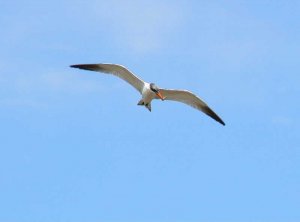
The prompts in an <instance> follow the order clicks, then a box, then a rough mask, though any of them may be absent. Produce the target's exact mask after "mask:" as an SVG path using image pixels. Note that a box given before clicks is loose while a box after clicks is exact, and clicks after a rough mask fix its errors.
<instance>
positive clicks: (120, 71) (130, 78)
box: [71, 63, 144, 93]
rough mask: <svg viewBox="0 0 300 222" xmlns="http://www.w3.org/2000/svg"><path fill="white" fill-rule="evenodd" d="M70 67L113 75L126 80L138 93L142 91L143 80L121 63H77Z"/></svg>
mask: <svg viewBox="0 0 300 222" xmlns="http://www.w3.org/2000/svg"><path fill="white" fill-rule="evenodd" d="M71 67H72V68H79V69H85V70H90V71H96V72H103V73H109V74H112V75H115V76H117V77H119V78H121V79H123V80H125V81H126V82H128V83H129V84H130V85H132V86H133V87H134V88H136V89H137V90H138V91H139V92H140V93H142V90H143V87H144V81H143V80H141V79H140V78H138V77H137V76H136V75H134V74H133V73H132V72H130V71H129V70H128V69H127V68H125V67H124V66H121V65H117V64H104V63H103V64H79V65H71Z"/></svg>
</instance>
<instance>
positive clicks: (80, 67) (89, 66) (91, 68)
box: [70, 64, 100, 71]
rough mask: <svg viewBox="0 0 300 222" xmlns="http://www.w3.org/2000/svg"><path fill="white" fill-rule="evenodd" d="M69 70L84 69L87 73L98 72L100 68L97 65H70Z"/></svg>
mask: <svg viewBox="0 0 300 222" xmlns="http://www.w3.org/2000/svg"><path fill="white" fill-rule="evenodd" d="M70 67H71V68H78V69H85V70H89V71H99V69H100V67H99V65H98V64H78V65H70Z"/></svg>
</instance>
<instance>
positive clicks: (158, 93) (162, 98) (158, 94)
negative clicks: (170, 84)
mask: <svg viewBox="0 0 300 222" xmlns="http://www.w3.org/2000/svg"><path fill="white" fill-rule="evenodd" d="M156 95H157V96H158V97H159V98H160V99H161V100H162V101H164V100H165V97H163V95H162V94H161V93H160V92H159V91H158V92H157V93H156Z"/></svg>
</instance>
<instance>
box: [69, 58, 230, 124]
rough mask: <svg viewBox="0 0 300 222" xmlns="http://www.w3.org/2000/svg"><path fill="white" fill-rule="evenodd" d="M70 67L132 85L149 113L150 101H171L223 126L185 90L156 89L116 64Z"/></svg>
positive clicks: (213, 114)
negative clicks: (114, 78) (119, 79)
mask: <svg viewBox="0 0 300 222" xmlns="http://www.w3.org/2000/svg"><path fill="white" fill-rule="evenodd" d="M71 67H72V68H79V69H85V70H90V71H97V72H103V73H108V74H113V75H115V76H118V77H119V78H121V79H123V80H125V81H126V82H128V83H129V84H130V85H132V86H133V87H134V88H135V89H136V90H137V91H139V92H140V93H141V94H142V99H141V100H140V101H139V102H138V105H143V106H145V107H146V108H147V109H148V110H149V111H151V101H152V100H153V99H161V100H173V101H178V102H182V103H185V104H187V105H190V106H192V107H194V108H196V109H198V110H200V111H202V112H204V113H205V114H207V115H208V116H210V117H211V118H213V119H214V120H216V121H217V122H219V123H221V124H222V125H225V123H224V122H223V120H222V119H221V118H220V117H219V116H218V115H217V114H216V113H215V112H214V111H212V110H211V109H210V108H209V107H208V105H207V104H206V103H205V102H204V101H203V100H201V99H200V98H199V97H197V96H196V95H195V94H193V93H191V92H189V91H187V90H174V89H161V88H158V87H157V86H156V85H155V84H154V83H148V82H145V81H143V80H141V79H140V78H139V77H137V76H135V75H134V74H133V73H132V72H130V71H129V70H128V69H127V68H125V67H124V66H121V65H117V64H80V65H71Z"/></svg>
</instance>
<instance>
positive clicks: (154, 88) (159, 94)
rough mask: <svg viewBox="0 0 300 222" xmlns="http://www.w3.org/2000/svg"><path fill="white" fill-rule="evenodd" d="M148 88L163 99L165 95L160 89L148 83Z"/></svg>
mask: <svg viewBox="0 0 300 222" xmlns="http://www.w3.org/2000/svg"><path fill="white" fill-rule="evenodd" d="M150 89H151V91H152V92H154V93H155V94H156V95H157V96H158V97H159V98H160V99H161V100H162V101H164V99H165V97H163V95H162V94H161V92H160V89H159V88H158V87H157V86H156V85H155V84H154V83H150Z"/></svg>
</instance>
